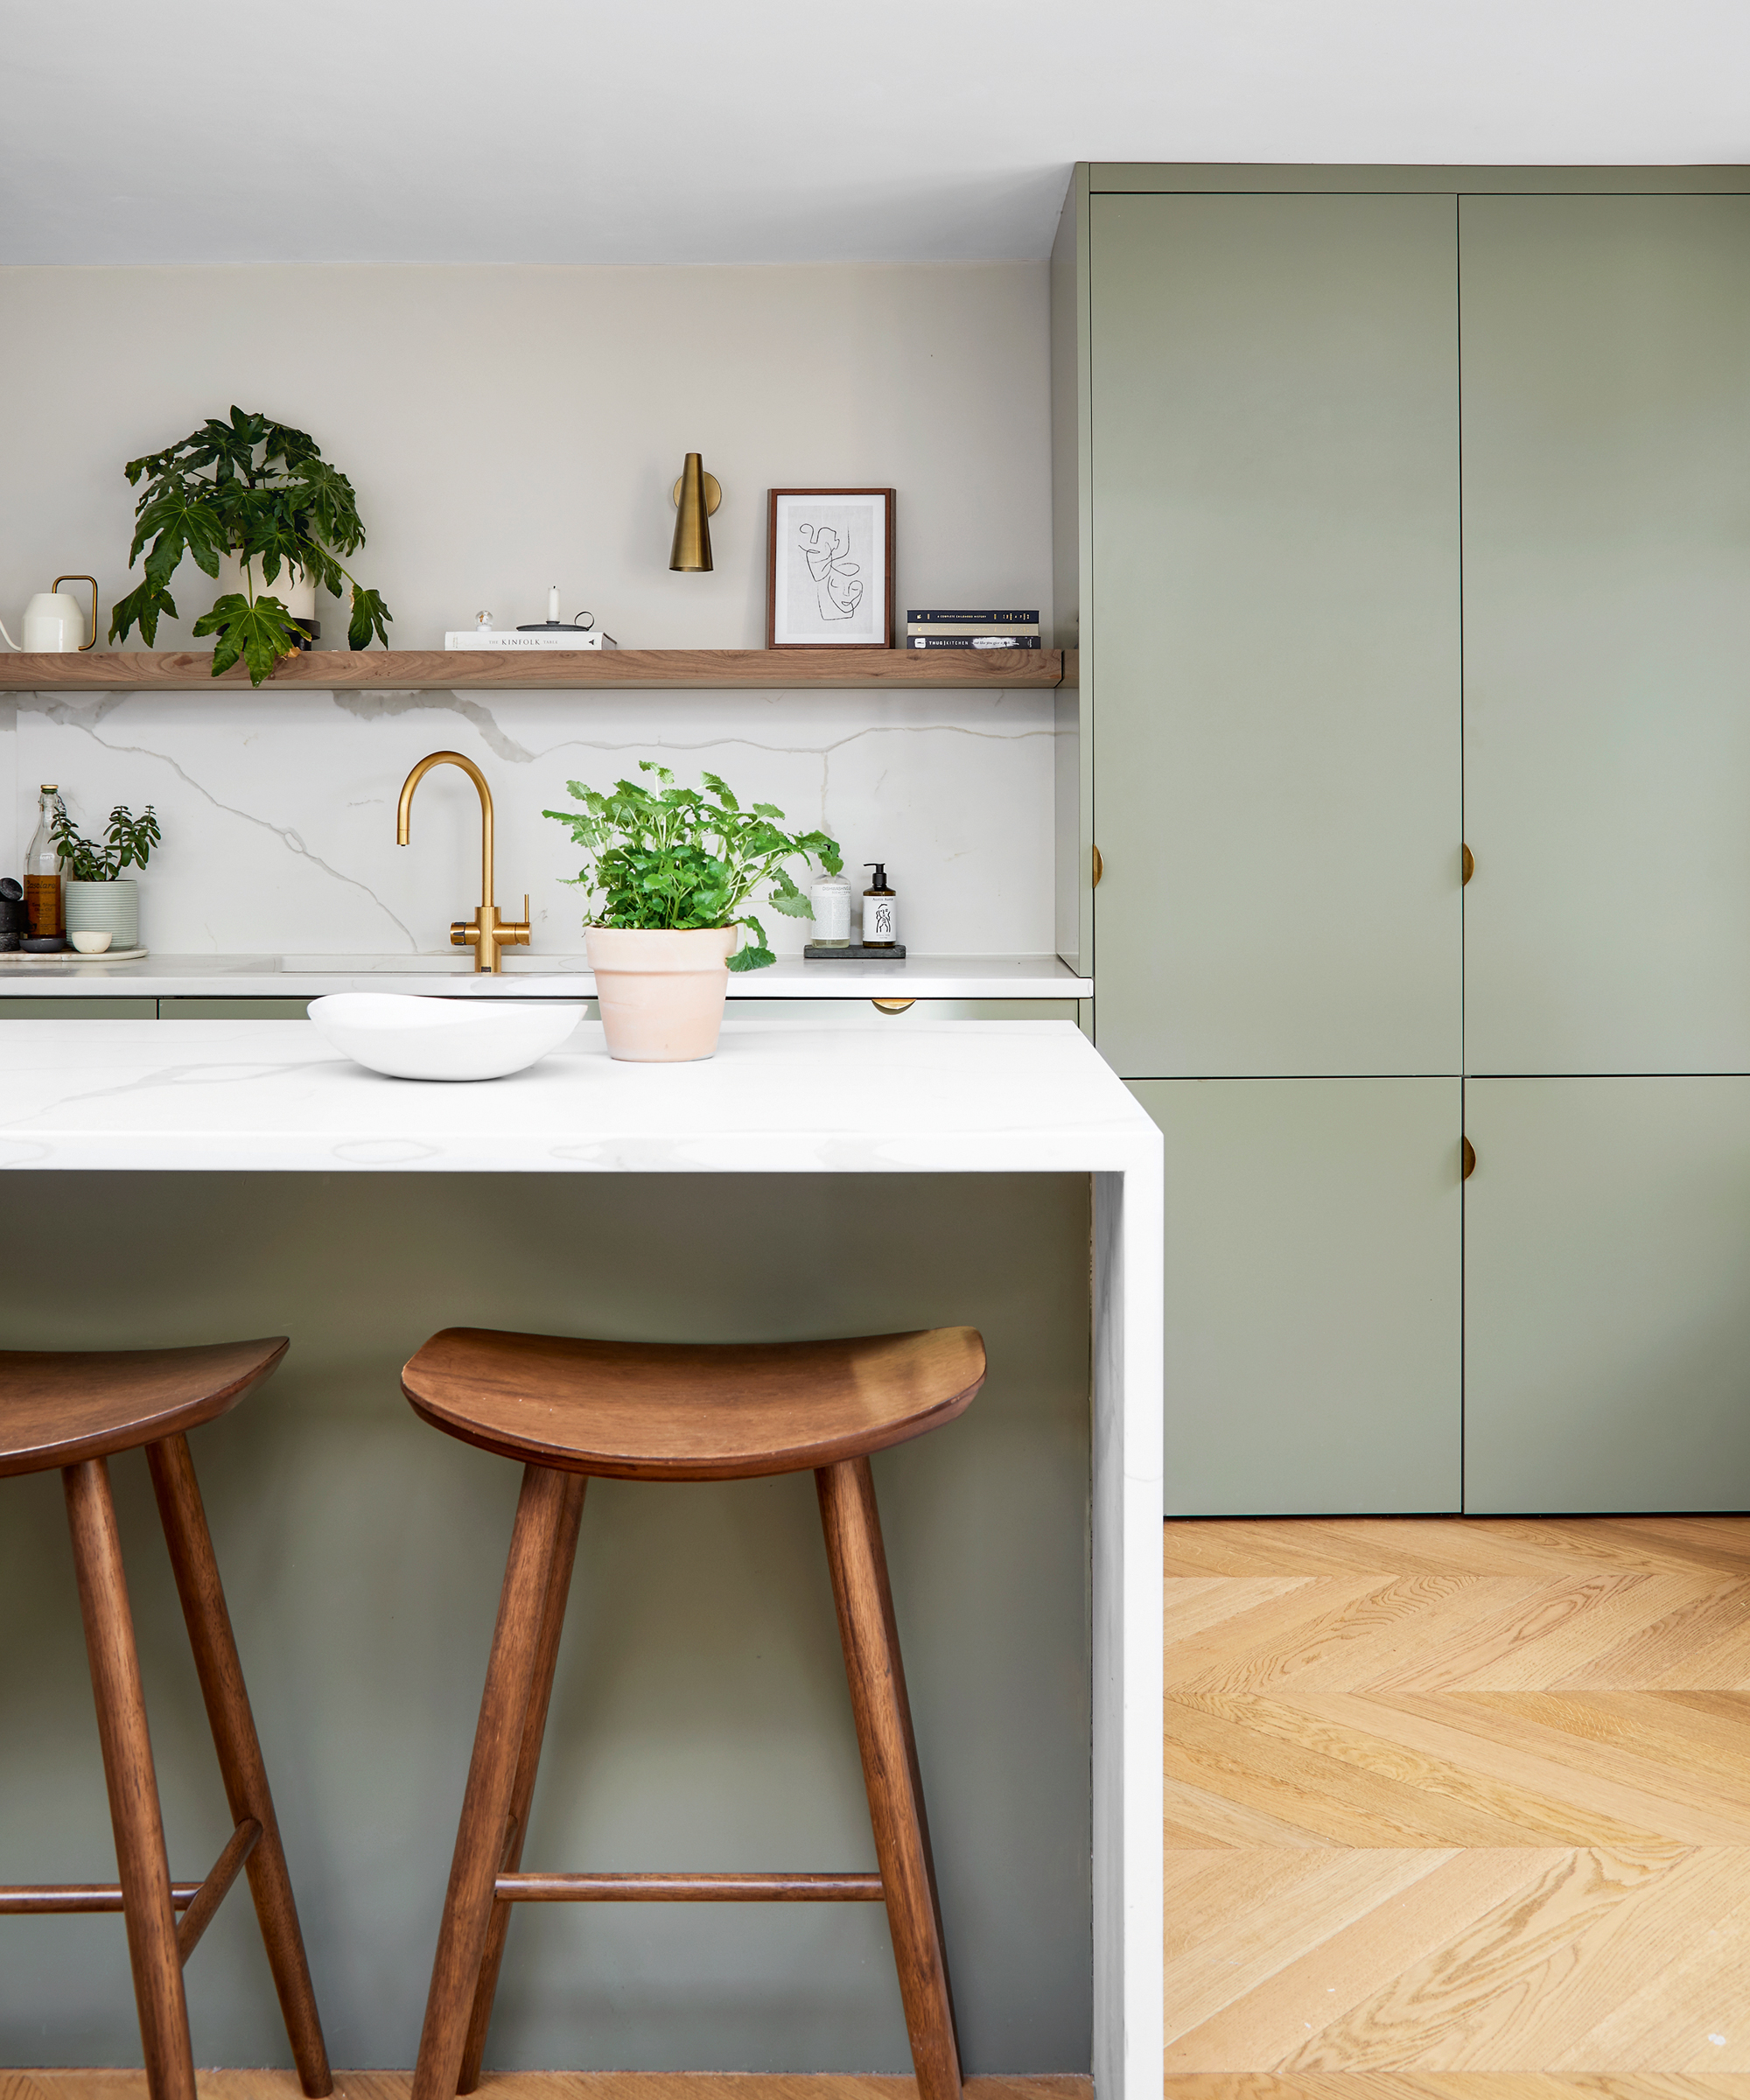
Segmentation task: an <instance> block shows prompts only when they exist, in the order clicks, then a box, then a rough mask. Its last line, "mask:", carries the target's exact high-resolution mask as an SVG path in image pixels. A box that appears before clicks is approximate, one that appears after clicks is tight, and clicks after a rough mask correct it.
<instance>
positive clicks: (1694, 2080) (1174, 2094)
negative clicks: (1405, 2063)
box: [1164, 2071, 1750, 2100]
mask: <svg viewBox="0 0 1750 2100" xmlns="http://www.w3.org/2000/svg"><path fill="white" fill-rule="evenodd" d="M1164 2090H1165V2096H1166V2100H1750V2078H1747V2077H1739V2076H1715V2077H1701V2076H1694V2075H1684V2074H1680V2073H1666V2074H1664V2075H1660V2074H1657V2073H1649V2072H1640V2073H1636V2074H1635V2075H1630V2076H1624V2077H1596V2076H1588V2075H1573V2074H1568V2075H1558V2074H1556V2073H1553V2072H1547V2071H1506V2072H1502V2071H1325V2072H1308V2071H1302V2072H1299V2073H1297V2074H1296V2075H1295V2076H1293V2077H1292V2078H1281V2077H1278V2076H1276V2075H1274V2074H1273V2073H1271V2072H1267V2071H1240V2072H1233V2071H1192V2072H1181V2073H1180V2074H1178V2075H1173V2076H1170V2077H1168V2078H1167V2079H1166V2082H1165V2089H1164Z"/></svg>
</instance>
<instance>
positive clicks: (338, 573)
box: [109, 408, 390, 685]
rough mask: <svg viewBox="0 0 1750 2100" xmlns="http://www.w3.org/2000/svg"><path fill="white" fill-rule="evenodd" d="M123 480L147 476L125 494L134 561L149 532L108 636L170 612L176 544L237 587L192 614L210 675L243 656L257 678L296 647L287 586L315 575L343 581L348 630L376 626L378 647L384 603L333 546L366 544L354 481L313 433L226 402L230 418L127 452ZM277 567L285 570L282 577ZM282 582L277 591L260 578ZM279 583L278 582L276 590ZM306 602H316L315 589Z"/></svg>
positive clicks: (154, 634) (383, 635) (384, 624)
mask: <svg viewBox="0 0 1750 2100" xmlns="http://www.w3.org/2000/svg"><path fill="white" fill-rule="evenodd" d="M125 471H126V472H127V476H128V479H129V481H130V483H131V484H133V485H134V486H138V484H139V482H140V479H141V478H142V477H143V476H144V479H145V486H144V489H142V490H141V492H140V496H139V500H138V501H137V503H136V504H135V505H134V521H135V522H134V543H133V545H132V546H131V547H130V549H128V566H129V567H130V569H131V568H132V567H133V565H134V563H136V562H137V561H138V559H139V558H140V549H142V548H143V547H144V545H145V544H146V542H147V541H148V540H150V541H151V543H152V544H151V552H150V553H149V554H148V555H147V556H146V577H145V581H144V583H143V584H139V585H137V587H136V588H135V589H134V590H132V591H129V593H128V594H127V596H126V597H125V598H119V599H118V600H117V601H116V606H115V607H114V609H113V610H112V612H111V613H110V615H109V639H110V641H126V640H127V637H128V630H129V629H130V627H132V626H133V624H134V622H135V621H136V620H137V621H138V622H139V625H140V639H141V640H142V641H144V643H145V644H146V646H147V648H151V645H152V643H153V642H154V641H157V639H158V618H159V615H160V614H162V613H168V614H169V615H170V617H171V618H172V620H175V619H176V618H178V617H179V616H178V613H177V609H176V601H175V599H174V598H172V596H171V594H170V581H171V578H172V576H174V575H175V573H176V570H177V566H178V564H179V563H180V562H181V560H182V557H183V556H184V555H185V554H189V555H193V557H194V561H195V565H196V566H197V567H198V568H200V569H202V570H205V571H206V573H207V575H208V576H211V577H217V576H218V575H219V573H220V565H221V559H226V558H228V559H229V560H230V561H231V562H233V563H235V573H234V576H233V577H232V578H231V579H230V580H232V581H234V582H240V583H241V584H242V590H230V591H221V595H220V596H219V597H218V598H215V599H214V601H213V609H212V611H211V612H210V613H202V614H201V616H200V619H199V620H196V621H195V623H194V632H195V633H196V634H216V635H217V636H218V638H219V639H218V641H217V642H216V643H215V644H214V650H213V676H214V677H215V678H216V677H217V676H219V674H220V673H221V671H228V670H229V669H230V668H231V666H232V665H233V664H234V663H235V662H236V661H237V659H238V658H239V657H240V656H241V657H242V660H243V662H245V663H246V664H248V667H249V679H250V683H252V684H255V685H259V684H260V683H262V679H264V678H265V677H266V676H268V674H269V672H270V671H271V670H272V669H273V667H274V665H275V664H276V662H278V661H279V659H280V658H281V657H282V656H288V655H291V653H292V652H293V651H294V650H296V649H297V648H299V647H300V646H301V638H300V634H299V630H298V627H297V622H296V620H294V618H293V614H292V610H291V604H290V602H288V601H290V600H291V599H292V598H293V593H294V592H295V591H302V590H303V589H304V587H305V586H308V587H310V588H311V590H312V591H313V589H314V587H315V585H317V584H320V585H321V586H322V588H323V589H324V590H325V591H332V592H333V593H334V594H335V595H336V596H339V593H340V591H341V589H342V586H343V585H346V584H350V585H351V587H352V598H353V613H352V620H351V622H350V624H349V625H348V627H347V629H346V640H347V641H348V642H349V643H350V644H351V646H352V647H353V648H355V649H362V648H367V647H368V646H369V644H370V640H371V637H372V635H373V634H374V635H375V636H376V638H377V639H378V641H381V642H382V643H383V644H384V645H385V647H387V645H388V620H389V617H390V615H389V611H388V606H385V605H384V603H383V601H382V599H381V596H380V595H379V594H378V593H377V592H376V591H370V590H367V589H366V587H365V586H364V584H360V583H359V582H358V581H357V580H356V579H355V578H354V577H353V575H352V573H351V572H350V571H349V570H346V569H344V568H342V567H341V565H340V560H339V557H340V556H342V555H349V554H353V553H355V552H356V551H357V550H358V549H360V547H362V546H363V545H364V543H365V528H364V526H363V524H362V523H361V522H360V518H359V505H358V499H357V498H356V496H354V494H353V485H352V483H351V482H350V481H349V480H348V479H346V476H345V474H343V473H342V472H340V471H339V468H338V467H335V466H331V465H329V463H328V462H327V460H325V458H323V457H322V452H321V448H320V447H319V446H318V444H317V443H316V440H315V439H314V438H313V437H308V436H306V435H305V433H304V431H302V430H293V429H292V428H291V427H290V425H289V424H287V423H273V422H270V421H269V418H268V417H267V416H261V415H245V413H244V412H243V410H242V409H239V408H233V409H232V410H231V420H230V421H229V422H228V423H225V422H221V420H220V418H219V417H218V416H209V417H208V418H207V421H206V423H203V424H202V425H201V427H200V430H194V431H192V432H191V433H190V435H189V436H188V437H183V438H180V439H179V440H178V442H177V443H176V444H172V445H166V446H165V449H164V451H161V452H148V453H146V454H145V455H144V457H143V458H138V459H130V461H129V462H128V465H127V468H126V470H125ZM282 577H283V581H281V578H282ZM276 583H277V584H279V592H278V593H276V592H274V591H270V590H269V589H268V588H267V587H268V586H269V585H272V584H276ZM280 593H283V595H281V594H280ZM309 604H310V606H311V609H312V610H313V608H314V605H315V599H314V598H313V597H311V598H310V600H309Z"/></svg>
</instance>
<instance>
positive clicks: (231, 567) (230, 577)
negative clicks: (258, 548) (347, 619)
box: [214, 554, 316, 620]
mask: <svg viewBox="0 0 1750 2100" xmlns="http://www.w3.org/2000/svg"><path fill="white" fill-rule="evenodd" d="M254 570H255V597H257V598H277V599H278V600H279V602H280V603H281V605H283V606H284V607H285V609H286V611H287V612H288V613H290V615H291V617H292V618H293V619H294V620H314V619H315V617H316V585H315V584H313V583H312V582H311V579H310V578H309V577H307V576H305V575H304V572H303V570H301V569H288V568H287V567H286V566H285V564H284V563H281V564H280V571H279V574H278V575H277V576H276V577H275V578H274V580H273V581H272V583H269V582H268V581H267V580H266V578H265V577H263V576H262V571H261V565H260V563H255V565H254ZM232 591H240V592H241V593H242V595H243V597H245V598H248V596H249V595H250V593H249V588H248V584H246V583H245V582H244V580H243V564H242V563H241V562H240V561H239V560H238V559H237V557H236V556H235V554H221V556H220V557H219V588H218V590H217V591H215V592H214V597H215V598H225V597H227V596H228V595H229V594H230V593H231V592H232Z"/></svg>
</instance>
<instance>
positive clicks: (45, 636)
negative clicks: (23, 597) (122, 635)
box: [0, 576, 97, 655]
mask: <svg viewBox="0 0 1750 2100" xmlns="http://www.w3.org/2000/svg"><path fill="white" fill-rule="evenodd" d="M62 584H90V585H91V638H90V640H89V641H81V640H80V637H81V635H82V634H84V633H85V613H84V611H83V609H82V608H81V606H80V602H79V600H78V599H77V598H74V597H73V596H72V595H71V593H70V592H68V591H63V590H62V589H61V585H62ZM0 636H4V640H5V643H6V646H7V648H9V649H16V648H21V647H22V648H26V649H32V650H41V651H43V652H44V653H45V655H60V654H61V653H62V652H63V651H65V650H68V649H95V648H96V647H97V578H96V577H95V576H58V577H56V578H55V579H54V582H53V583H52V584H51V585H50V586H49V588H48V589H47V590H46V591H38V592H37V594H36V596H35V597H34V598H31V601H30V603H29V604H28V605H27V606H25V639H24V641H23V642H22V644H21V643H18V642H16V641H13V639H12V637H11V635H10V634H7V633H6V630H5V628H4V627H0Z"/></svg>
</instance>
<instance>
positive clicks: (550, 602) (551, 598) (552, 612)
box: [547, 584, 559, 621]
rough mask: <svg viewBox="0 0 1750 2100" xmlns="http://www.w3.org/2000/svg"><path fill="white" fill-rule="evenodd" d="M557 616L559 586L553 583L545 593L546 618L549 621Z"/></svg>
mask: <svg viewBox="0 0 1750 2100" xmlns="http://www.w3.org/2000/svg"><path fill="white" fill-rule="evenodd" d="M558 617H559V586H558V584H554V586H553V588H552V589H551V590H550V591H549V592H548V593H547V618H548V620H549V621H554V620H557V619H558Z"/></svg>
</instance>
